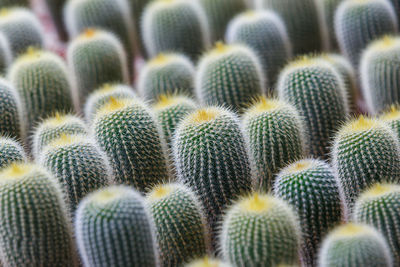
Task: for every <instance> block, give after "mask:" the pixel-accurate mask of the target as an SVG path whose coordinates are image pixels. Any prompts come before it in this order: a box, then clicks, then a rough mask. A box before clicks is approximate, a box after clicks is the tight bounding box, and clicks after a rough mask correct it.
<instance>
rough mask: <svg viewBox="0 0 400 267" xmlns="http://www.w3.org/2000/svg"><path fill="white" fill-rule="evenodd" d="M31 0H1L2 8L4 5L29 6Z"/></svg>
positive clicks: (0, 6)
mask: <svg viewBox="0 0 400 267" xmlns="http://www.w3.org/2000/svg"><path fill="white" fill-rule="evenodd" d="M29 4H30V1H29V0H0V8H4V7H15V6H20V7H29Z"/></svg>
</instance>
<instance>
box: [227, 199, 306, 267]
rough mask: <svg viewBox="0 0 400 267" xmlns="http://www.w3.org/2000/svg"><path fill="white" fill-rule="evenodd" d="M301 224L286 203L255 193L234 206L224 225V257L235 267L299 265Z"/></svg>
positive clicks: (229, 211)
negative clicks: (245, 266)
mask: <svg viewBox="0 0 400 267" xmlns="http://www.w3.org/2000/svg"><path fill="white" fill-rule="evenodd" d="M299 239H300V234H299V225H298V221H297V218H296V216H295V213H294V212H293V211H292V210H291V208H290V207H289V206H288V205H287V204H286V203H284V202H283V201H282V200H279V199H277V198H274V197H272V196H270V195H259V194H258V193H254V194H253V195H250V196H248V197H245V198H243V199H241V200H240V201H239V202H238V203H237V204H235V205H234V206H233V207H231V208H230V209H229V210H228V212H227V215H226V217H225V219H224V221H223V224H222V232H221V250H222V255H223V257H224V258H225V259H226V260H228V261H229V262H231V263H232V264H233V265H235V266H244V265H248V266H277V265H279V264H295V263H297V262H298V249H299Z"/></svg>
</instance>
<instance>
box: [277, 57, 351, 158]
mask: <svg viewBox="0 0 400 267" xmlns="http://www.w3.org/2000/svg"><path fill="white" fill-rule="evenodd" d="M277 88H278V94H279V98H280V99H282V100H285V101H287V102H289V103H291V104H292V105H294V106H295V107H296V108H297V110H298V111H299V113H300V115H301V116H302V117H303V118H304V120H305V124H306V125H305V126H306V132H307V133H308V134H309V142H310V152H311V155H312V156H314V157H321V158H327V157H328V153H329V151H330V149H329V147H330V142H331V138H332V137H333V136H332V135H333V134H334V132H335V131H337V130H338V129H339V127H340V126H341V124H342V123H343V122H344V121H345V120H346V119H347V116H348V112H349V110H348V105H347V97H346V92H345V90H346V89H345V88H344V83H343V81H342V79H341V78H340V76H339V74H338V73H337V72H336V71H335V69H334V68H333V67H331V65H329V64H327V63H324V62H321V61H320V60H316V59H315V58H309V57H304V58H301V59H299V60H296V61H294V62H292V63H290V64H289V65H288V66H287V67H286V68H285V69H284V70H283V71H282V73H281V74H280V77H279V83H278V87H277Z"/></svg>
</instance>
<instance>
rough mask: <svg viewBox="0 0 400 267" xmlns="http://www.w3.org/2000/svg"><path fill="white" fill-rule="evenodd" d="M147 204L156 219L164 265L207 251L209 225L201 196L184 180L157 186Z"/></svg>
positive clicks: (188, 258) (180, 262)
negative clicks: (198, 196) (207, 226)
mask: <svg viewBox="0 0 400 267" xmlns="http://www.w3.org/2000/svg"><path fill="white" fill-rule="evenodd" d="M147 204H148V206H149V208H150V213H151V215H152V217H153V219H154V224H155V228H156V234H157V242H158V247H159V250H160V259H161V262H162V266H182V264H183V263H185V262H188V261H190V260H192V259H195V258H198V257H202V256H204V255H206V253H207V248H208V243H207V242H208V238H207V234H208V233H207V229H206V224H205V219H204V218H203V212H202V208H201V206H200V203H199V202H198V201H197V197H196V196H195V195H194V193H193V192H192V191H191V190H190V189H188V188H187V187H185V186H183V185H180V184H164V185H159V186H156V187H155V188H153V190H152V191H151V192H150V193H149V195H148V196H147Z"/></svg>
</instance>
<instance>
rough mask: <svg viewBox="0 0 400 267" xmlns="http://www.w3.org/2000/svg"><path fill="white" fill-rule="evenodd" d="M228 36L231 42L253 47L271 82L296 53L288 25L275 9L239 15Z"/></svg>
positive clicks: (231, 25)
mask: <svg viewBox="0 0 400 267" xmlns="http://www.w3.org/2000/svg"><path fill="white" fill-rule="evenodd" d="M226 40H227V42H228V43H230V44H232V43H241V44H244V45H247V46H249V47H251V48H252V49H253V50H254V52H256V53H257V56H258V57H259V59H260V63H261V64H262V67H263V72H264V73H265V75H266V77H267V80H268V81H271V82H270V83H271V85H273V84H274V83H275V81H276V79H277V78H278V74H279V72H280V70H281V68H282V67H283V66H284V65H285V63H286V62H287V60H288V59H289V58H290V57H291V56H292V47H291V44H290V41H289V36H288V34H287V31H286V26H285V24H284V22H283V21H282V19H281V18H280V17H279V16H278V15H277V14H276V13H274V12H272V11H248V12H246V13H243V14H240V15H238V16H237V17H235V18H234V19H233V20H232V21H231V22H230V23H229V25H228V29H227V32H226Z"/></svg>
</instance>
